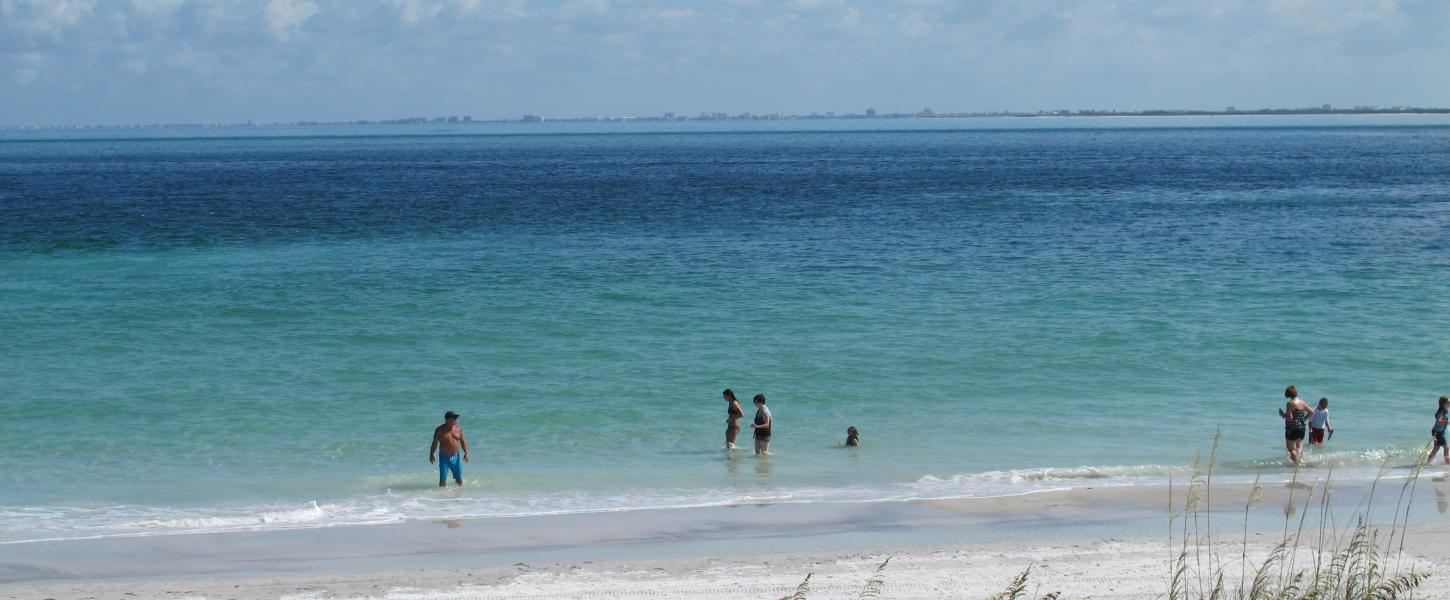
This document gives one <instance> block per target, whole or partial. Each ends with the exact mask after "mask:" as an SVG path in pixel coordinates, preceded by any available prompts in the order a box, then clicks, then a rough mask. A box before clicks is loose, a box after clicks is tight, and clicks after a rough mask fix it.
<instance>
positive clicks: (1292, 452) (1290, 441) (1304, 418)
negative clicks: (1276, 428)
mask: <svg viewBox="0 0 1450 600" xmlns="http://www.w3.org/2000/svg"><path fill="white" fill-rule="evenodd" d="M1284 397H1285V398H1288V399H1289V400H1288V401H1287V402H1285V403H1284V408H1281V409H1279V416H1280V417H1283V418H1284V449H1285V450H1288V451H1289V460H1290V461H1292V462H1293V463H1294V464H1296V465H1297V464H1299V457H1300V456H1302V455H1303V453H1304V436H1306V435H1308V433H1309V417H1312V416H1314V409H1312V408H1309V403H1307V402H1305V401H1303V400H1300V399H1299V389H1298V388H1295V387H1294V386H1292V385H1291V386H1289V387H1288V388H1286V389H1285V390H1284Z"/></svg>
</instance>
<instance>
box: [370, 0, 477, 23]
mask: <svg viewBox="0 0 1450 600" xmlns="http://www.w3.org/2000/svg"><path fill="white" fill-rule="evenodd" d="M388 5H390V6H392V7H393V8H394V9H396V10H397V11H398V18H400V19H402V20H403V22H404V23H407V24H409V25H417V24H419V23H423V22H427V21H432V20H433V18H434V17H437V16H438V14H439V13H441V12H443V5H442V4H440V3H438V2H428V1H427V0H388ZM459 8H461V9H464V10H470V9H472V10H477V9H478V6H477V3H474V4H473V5H466V4H465V5H460V6H459Z"/></svg>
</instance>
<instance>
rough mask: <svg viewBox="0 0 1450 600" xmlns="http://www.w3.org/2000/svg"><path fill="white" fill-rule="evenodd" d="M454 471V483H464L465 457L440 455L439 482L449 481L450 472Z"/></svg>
mask: <svg viewBox="0 0 1450 600" xmlns="http://www.w3.org/2000/svg"><path fill="white" fill-rule="evenodd" d="M449 471H453V480H454V481H460V482H461V481H463V455H462V454H439V455H438V481H440V482H443V481H448V472H449Z"/></svg>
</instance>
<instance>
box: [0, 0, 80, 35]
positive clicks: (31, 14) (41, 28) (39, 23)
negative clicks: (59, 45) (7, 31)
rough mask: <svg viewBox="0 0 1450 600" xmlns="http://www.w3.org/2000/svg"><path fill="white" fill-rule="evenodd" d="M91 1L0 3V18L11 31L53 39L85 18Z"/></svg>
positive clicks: (1, 0) (8, 0)
mask: <svg viewBox="0 0 1450 600" xmlns="http://www.w3.org/2000/svg"><path fill="white" fill-rule="evenodd" d="M95 8H96V2H95V0H0V17H4V20H5V23H6V24H7V25H9V26H10V27H11V28H12V29H15V30H17V31H20V32H23V33H28V34H30V35H34V36H54V35H57V34H59V33H61V32H63V31H65V30H66V29H69V28H70V27H73V26H75V25H76V24H77V23H79V22H81V20H82V19H85V18H86V17H89V16H90V15H91V14H92V13H93V12H94V11H95Z"/></svg>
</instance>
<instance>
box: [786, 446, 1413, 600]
mask: <svg viewBox="0 0 1450 600" xmlns="http://www.w3.org/2000/svg"><path fill="white" fill-rule="evenodd" d="M1218 442H1219V436H1218V435H1215V436H1214V443H1213V449H1212V450H1211V451H1210V453H1209V457H1208V461H1207V464H1206V465H1204V464H1203V463H1202V461H1201V460H1200V461H1195V464H1194V469H1193V472H1192V475H1191V476H1190V478H1189V481H1188V488H1187V489H1186V490H1185V495H1184V500H1183V505H1182V506H1181V507H1180V506H1174V504H1173V485H1172V483H1171V482H1170V484H1169V494H1168V496H1169V505H1168V508H1169V519H1168V530H1169V539H1168V546H1169V548H1172V549H1173V550H1174V551H1175V552H1174V554H1172V555H1171V556H1170V557H1169V559H1168V560H1167V567H1168V572H1167V575H1168V577H1167V589H1166V590H1164V596H1163V597H1164V598H1166V599H1167V600H1400V599H1408V598H1411V597H1413V595H1414V592H1415V590H1416V588H1418V587H1419V586H1420V584H1421V583H1422V582H1424V580H1425V579H1426V578H1428V577H1429V576H1430V575H1429V574H1428V573H1425V572H1422V571H1417V570H1415V569H1414V568H1413V566H1408V565H1407V563H1406V559H1407V558H1408V557H1406V556H1405V535H1406V533H1407V532H1408V530H1409V514H1410V508H1411V504H1412V503H1413V501H1414V491H1415V489H1416V486H1417V484H1418V482H1419V478H1420V473H1421V471H1422V470H1423V469H1424V467H1425V464H1426V459H1425V458H1424V457H1425V456H1427V453H1424V452H1422V453H1420V456H1421V458H1419V459H1418V460H1417V461H1416V464H1415V465H1414V466H1413V467H1412V468H1411V470H1410V474H1409V476H1408V477H1406V479H1405V481H1404V482H1403V484H1401V485H1400V490H1399V494H1398V496H1397V499H1396V501H1395V511H1394V513H1393V516H1392V518H1391V519H1390V523H1389V524H1388V525H1387V526H1383V527H1377V526H1374V525H1372V524H1371V523H1370V520H1369V518H1370V509H1371V508H1372V507H1373V506H1374V501H1375V498H1374V495H1375V493H1376V491H1377V490H1378V488H1379V487H1380V484H1381V483H1382V482H1383V481H1384V479H1383V477H1384V471H1385V469H1384V468H1383V467H1382V468H1381V470H1380V473H1379V475H1378V476H1376V478H1375V481H1374V483H1373V484H1372V485H1371V487H1370V493H1369V497H1368V498H1367V499H1366V500H1365V502H1364V503H1363V505H1362V506H1363V508H1361V509H1360V510H1359V511H1357V512H1356V513H1355V514H1354V515H1352V522H1353V524H1352V525H1348V526H1346V527H1337V526H1336V524H1335V522H1334V518H1333V511H1332V505H1331V503H1330V499H1331V497H1332V494H1333V490H1334V487H1333V483H1332V479H1333V477H1332V475H1333V474H1332V472H1330V474H1329V475H1328V476H1326V477H1325V478H1324V480H1323V481H1322V482H1315V483H1312V484H1303V483H1301V482H1300V481H1299V476H1300V472H1299V471H1298V469H1297V468H1296V469H1295V472H1294V476H1293V479H1292V480H1291V482H1290V490H1291V491H1290V496H1289V502H1288V504H1286V507H1285V511H1284V528H1283V532H1282V534H1281V538H1280V541H1279V542H1278V543H1277V544H1276V545H1275V546H1274V547H1273V548H1272V550H1270V552H1269V554H1268V556H1267V557H1266V558H1264V559H1263V561H1261V562H1259V563H1258V564H1256V565H1254V564H1252V563H1251V561H1250V558H1249V554H1250V552H1249V549H1250V544H1249V530H1248V522H1249V513H1250V510H1251V509H1252V508H1253V507H1254V506H1255V505H1256V504H1258V503H1259V502H1261V501H1262V499H1263V486H1262V485H1261V484H1260V481H1259V479H1258V478H1255V479H1254V483H1253V486H1252V488H1250V491H1249V497H1248V500H1247V501H1246V502H1245V503H1244V508H1243V523H1242V525H1241V527H1239V528H1238V531H1237V532H1236V533H1238V534H1239V537H1240V540H1239V544H1238V545H1239V552H1238V553H1237V556H1233V555H1232V554H1228V555H1226V554H1225V551H1224V548H1225V547H1226V546H1227V547H1230V548H1231V547H1232V546H1231V545H1229V544H1232V542H1225V541H1224V540H1223V539H1222V538H1221V537H1218V536H1217V534H1216V532H1215V531H1214V529H1213V512H1212V511H1211V510H1209V507H1211V502H1212V498H1213V496H1212V494H1213V470H1214V467H1215V466H1216V463H1217V460H1218ZM1427 449H1428V446H1427ZM1301 491H1302V493H1303V497H1302V498H1299V497H1298V496H1297V494H1298V493H1299V492H1301ZM1311 507H1316V508H1317V511H1313V512H1315V513H1316V514H1317V519H1316V521H1314V522H1311V521H1309V520H1308V518H1309V514H1310V512H1311V511H1310V508H1311ZM1296 514H1297V515H1298V517H1297V519H1296V518H1295V515H1296ZM1311 525H1313V527H1310V526H1311ZM1310 534H1312V535H1310ZM1230 539H1232V538H1230ZM1301 560H1304V561H1305V562H1304V563H1302V564H1301V562H1300V561H1301ZM890 563H891V559H890V558H887V559H886V560H885V561H884V562H882V563H881V565H880V566H878V567H877V568H876V571H875V573H874V574H873V575H872V577H871V578H870V579H868V580H867V581H866V583H865V585H864V587H863V588H862V590H861V593H860V594H859V595H858V596H857V600H882V599H883V598H886V596H883V595H882V593H883V590H884V589H885V584H886V574H885V572H886V567H887V565H888V564H890ZM1234 571H1237V582H1231V581H1230V578H1231V577H1233V572H1234ZM812 575H813V574H807V575H806V578H805V580H804V581H802V582H801V583H800V585H799V586H797V587H796V590H795V593H794V594H790V595H786V596H784V597H783V598H781V600H809V598H808V596H809V594H810V581H811V576H812ZM1031 576H1032V567H1031V565H1028V566H1027V568H1025V569H1023V570H1022V572H1021V573H1018V574H1017V575H1016V576H1015V577H1014V578H1013V579H1012V581H1011V582H1009V583H1008V584H1007V587H1006V588H1005V589H1003V590H1002V591H1001V592H998V593H996V594H994V595H991V596H988V597H987V599H988V600H1028V599H1029V598H1030V597H1031V595H1032V594H1029V592H1028V589H1029V587H1030V585H1031V584H1030V580H1031ZM962 597H964V596H962V595H960V594H958V595H950V594H948V595H944V596H942V598H943V599H944V600H946V599H956V598H962ZM1069 597H1070V596H1069V595H1063V594H1062V593H1061V592H1055V591H1054V592H1049V593H1047V594H1045V595H1042V596H1040V600H1066V599H1067V598H1069Z"/></svg>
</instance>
